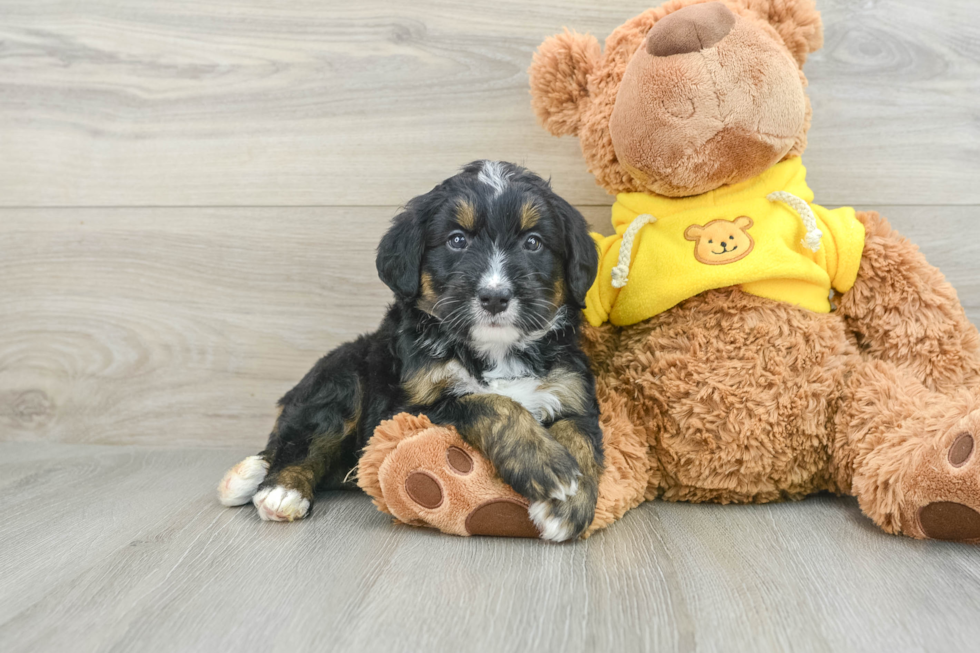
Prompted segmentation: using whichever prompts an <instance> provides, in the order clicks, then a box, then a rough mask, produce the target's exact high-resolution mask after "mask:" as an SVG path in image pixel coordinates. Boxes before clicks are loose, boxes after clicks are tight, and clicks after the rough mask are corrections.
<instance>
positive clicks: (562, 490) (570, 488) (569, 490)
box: [551, 474, 581, 501]
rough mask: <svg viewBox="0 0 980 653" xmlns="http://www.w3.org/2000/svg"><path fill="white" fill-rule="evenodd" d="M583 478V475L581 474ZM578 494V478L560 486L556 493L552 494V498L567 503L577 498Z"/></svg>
mask: <svg viewBox="0 0 980 653" xmlns="http://www.w3.org/2000/svg"><path fill="white" fill-rule="evenodd" d="M579 476H581V474H579ZM576 492H578V478H577V477H576V478H573V479H572V480H571V481H570V482H568V483H567V484H562V485H559V486H558V487H557V488H556V489H555V491H554V492H552V493H551V498H552V499H556V500H558V501H567V500H568V499H571V498H572V497H574V496H575V493H576Z"/></svg>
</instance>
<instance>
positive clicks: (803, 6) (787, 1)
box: [739, 0, 823, 66]
mask: <svg viewBox="0 0 980 653" xmlns="http://www.w3.org/2000/svg"><path fill="white" fill-rule="evenodd" d="M739 1H740V2H741V3H742V4H744V5H745V6H746V7H748V8H749V9H751V10H752V11H753V12H755V13H756V14H758V15H759V16H761V17H762V18H763V19H765V20H767V21H769V24H770V25H772V26H773V27H775V28H776V31H777V32H779V36H781V37H782V39H783V42H784V43H786V47H787V48H789V51H790V53H791V54H792V55H793V57H794V58H795V59H796V62H797V63H798V64H800V66H802V65H803V64H804V63H805V62H806V57H807V55H808V54H810V53H811V52H815V51H817V50H819V49H820V48H821V47H822V46H823V21H822V20H821V19H820V12H819V11H817V7H816V5H815V4H814V0H739Z"/></svg>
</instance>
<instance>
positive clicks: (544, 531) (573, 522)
mask: <svg viewBox="0 0 980 653" xmlns="http://www.w3.org/2000/svg"><path fill="white" fill-rule="evenodd" d="M595 505H596V492H595V489H594V488H591V487H583V488H580V489H579V491H578V492H577V493H576V494H575V495H574V496H572V497H569V498H568V499H566V500H561V499H546V500H544V501H535V502H533V503H532V504H531V506H530V507H529V508H528V514H529V515H530V516H531V521H533V522H534V525H535V526H537V527H538V531H539V532H540V533H541V539H543V540H551V541H552V542H564V541H566V540H574V539H576V538H578V537H580V536H581V535H582V533H584V532H585V529H587V528H588V527H589V525H590V524H591V523H592V520H593V519H594V518H595Z"/></svg>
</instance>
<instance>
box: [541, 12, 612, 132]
mask: <svg viewBox="0 0 980 653" xmlns="http://www.w3.org/2000/svg"><path fill="white" fill-rule="evenodd" d="M601 56H602V49H601V48H600V46H599V41H598V39H596V38H595V37H594V36H592V35H591V34H578V33H576V32H571V31H569V30H567V29H566V30H565V32H564V34H558V35H556V36H552V37H550V38H548V39H546V40H545V42H544V43H542V44H541V45H540V47H538V51H537V52H535V53H534V61H533V62H532V63H531V68H530V69H529V70H528V74H529V75H530V77H531V106H533V107H534V112H535V113H536V114H537V115H538V119H539V120H540V121H541V124H542V125H544V128H545V129H547V130H548V131H550V132H551V133H552V134H554V135H555V136H566V135H575V134H577V133H578V129H579V125H580V124H581V122H582V112H583V108H584V104H585V102H586V100H587V99H588V96H589V88H588V81H589V74H590V73H591V72H592V70H593V69H594V68H595V65H596V63H598V61H599V58H600V57H601Z"/></svg>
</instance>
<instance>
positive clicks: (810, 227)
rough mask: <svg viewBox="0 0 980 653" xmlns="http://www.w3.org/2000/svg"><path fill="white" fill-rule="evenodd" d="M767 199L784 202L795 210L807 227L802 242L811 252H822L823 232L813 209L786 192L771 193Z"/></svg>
mask: <svg viewBox="0 0 980 653" xmlns="http://www.w3.org/2000/svg"><path fill="white" fill-rule="evenodd" d="M766 199H768V200H769V201H770V202H784V203H786V204H788V205H789V206H790V207H791V208H792V209H793V210H795V211H796V212H797V213H798V214H799V215H800V219H801V220H803V226H804V227H806V238H804V239H803V240H801V241H800V242H801V243H803V246H804V247H806V248H807V249H808V250H810V251H811V252H816V251H819V250H820V239H821V238H823V232H822V231H820V229H819V228H817V216H815V215H814V214H813V209H811V208H810V205H809V204H807V203H806V202H804V201H803V200H802V199H800V198H799V197H797V196H796V195H793V194H792V193H787V192H785V191H779V192H778V193H770V194H769V195H768V196H766Z"/></svg>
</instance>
